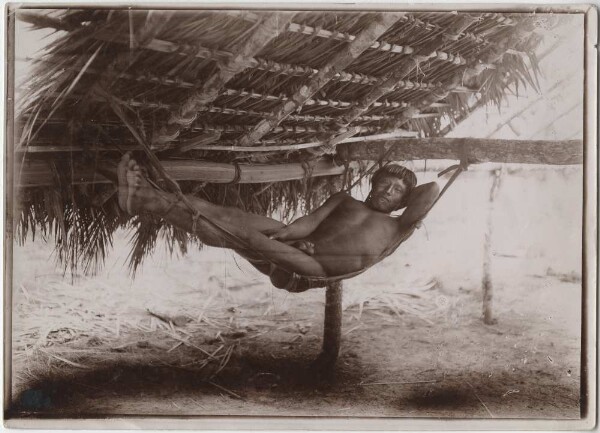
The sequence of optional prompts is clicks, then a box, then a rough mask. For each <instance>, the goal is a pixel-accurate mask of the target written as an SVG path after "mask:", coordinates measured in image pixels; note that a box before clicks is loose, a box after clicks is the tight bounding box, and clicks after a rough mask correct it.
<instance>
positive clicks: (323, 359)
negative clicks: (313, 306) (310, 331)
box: [315, 281, 343, 372]
mask: <svg viewBox="0 0 600 433" xmlns="http://www.w3.org/2000/svg"><path fill="white" fill-rule="evenodd" d="M342 290H343V283H342V281H334V282H331V283H328V284H327V288H326V291H325V319H324V326H323V346H322V349H321V353H320V354H319V357H318V358H317V360H316V361H315V366H316V367H317V368H318V369H320V370H322V371H325V372H327V371H329V370H331V369H332V368H333V367H334V365H335V362H336V360H337V357H338V355H339V353H340V347H341V343H342Z"/></svg>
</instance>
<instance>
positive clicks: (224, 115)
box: [15, 9, 540, 272]
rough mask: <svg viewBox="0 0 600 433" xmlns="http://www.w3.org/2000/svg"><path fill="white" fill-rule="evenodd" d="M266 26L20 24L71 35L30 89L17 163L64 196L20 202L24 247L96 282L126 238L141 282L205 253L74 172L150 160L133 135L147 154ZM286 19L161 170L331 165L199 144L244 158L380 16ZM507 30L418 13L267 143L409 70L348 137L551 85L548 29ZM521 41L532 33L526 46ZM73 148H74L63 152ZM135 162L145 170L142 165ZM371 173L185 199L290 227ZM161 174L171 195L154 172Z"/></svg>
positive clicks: (525, 25)
mask: <svg viewBox="0 0 600 433" xmlns="http://www.w3.org/2000/svg"><path fill="white" fill-rule="evenodd" d="M265 13H266V12H265ZM261 14H263V12H260V11H254V12H252V13H249V14H247V13H246V14H244V13H237V11H217V10H194V11H184V10H177V11H152V12H150V11H135V12H128V11H126V10H109V9H102V10H94V9H79V10H77V9H57V10H53V11H48V12H46V13H32V12H29V11H26V10H23V11H17V15H18V16H20V18H21V19H22V20H24V21H26V22H28V23H30V24H31V28H32V29H41V28H54V29H55V30H56V31H57V33H56V35H55V37H54V38H53V39H51V41H50V42H49V43H48V45H47V46H46V47H45V48H44V50H43V52H42V54H41V55H40V56H38V57H36V59H35V60H33V61H32V70H31V73H30V74H29V76H28V77H27V79H26V80H24V81H23V83H22V87H23V92H22V94H20V95H19V100H18V113H19V114H18V119H17V133H18V139H17V140H16V143H15V150H16V152H17V158H19V160H20V161H22V162H23V164H27V163H28V162H35V161H44V162H45V163H49V164H51V165H52V166H53V167H54V172H55V173H56V174H57V175H56V176H55V177H56V179H55V181H54V182H53V184H52V185H48V186H37V187H28V188H24V189H22V190H21V191H19V197H20V206H19V214H18V215H17V218H16V219H17V220H18V223H17V225H16V230H17V238H18V239H19V240H20V241H25V240H26V239H27V236H28V234H29V233H30V234H31V235H32V236H35V235H36V234H39V233H41V234H42V235H43V236H52V237H53V239H54V242H55V244H56V246H57V258H58V259H59V261H60V262H61V263H63V264H64V265H65V266H67V267H70V268H71V269H72V270H74V269H76V268H77V267H78V266H83V269H84V271H86V272H93V271H94V270H97V269H98V266H99V265H100V264H101V263H102V261H103V259H104V257H105V256H106V254H107V252H108V251H109V249H110V247H111V245H112V235H113V233H114V231H115V230H117V229H118V228H123V227H129V228H130V229H132V230H133V233H134V234H133V236H132V252H131V255H130V264H131V267H132V270H135V269H136V268H137V267H138V266H139V265H140V264H141V263H142V261H143V258H144V257H145V256H146V255H147V254H148V253H150V252H152V250H153V249H154V248H155V246H156V243H157V241H158V239H160V238H163V239H165V240H166V241H167V245H168V248H169V250H170V251H171V252H176V251H178V252H180V253H182V254H185V252H186V251H187V248H189V245H188V242H190V241H191V242H192V244H195V245H197V242H196V240H195V239H192V238H191V237H190V236H189V235H188V234H185V233H182V232H181V231H179V230H177V229H176V228H174V227H171V226H169V225H167V224H166V223H165V222H164V221H163V220H162V219H160V218H156V217H150V216H137V217H135V218H133V219H130V218H129V217H128V216H127V215H125V213H124V212H123V211H121V210H120V209H119V207H118V202H117V196H116V194H115V193H114V186H112V185H108V184H92V185H87V186H85V187H84V186H82V185H81V184H78V183H77V180H76V179H74V178H73V177H72V175H70V174H69V173H73V172H74V170H73V167H78V166H82V165H85V166H88V167H89V166H91V167H96V166H98V167H99V166H100V165H101V163H102V162H105V161H112V162H113V163H114V162H115V161H117V160H118V159H119V158H120V156H121V155H122V153H123V152H125V151H126V150H131V149H134V150H135V149H136V148H139V144H138V142H137V141H136V139H135V138H134V137H133V135H132V134H131V128H134V129H135V130H136V131H137V132H138V133H139V135H140V136H141V137H142V139H144V140H148V141H149V140H150V138H151V137H152V136H153V135H154V134H155V133H156V132H157V131H160V130H161V128H164V127H165V125H167V124H168V122H172V121H173V119H174V117H173V113H177V112H178V107H179V108H180V109H181V110H180V112H181V113H184V112H185V110H183V105H184V103H185V101H186V100H187V99H189V96H190V95H191V94H194V92H199V91H201V89H202V88H203V86H205V84H206V83H207V82H209V81H210V80H211V79H214V77H215V76H219V71H220V70H221V69H222V68H223V67H224V65H227V64H228V63H227V62H230V61H232V56H233V55H232V54H231V53H236V52H240V53H241V52H245V51H244V48H245V47H244V44H246V43H247V41H248V40H249V39H251V38H252V35H253V34H255V32H257V31H260V30H261V28H260V22H261V19H262V15H261ZM467 15H468V16H467ZM281 16H282V19H285V20H287V21H289V22H290V23H293V24H294V25H293V26H290V27H287V28H286V29H284V30H281V31H278V32H277V33H276V34H274V35H273V36H272V37H270V38H266V39H265V41H266V42H265V45H264V46H262V47H259V48H260V49H258V50H255V51H253V54H252V55H247V57H245V58H244V59H242V60H243V61H244V62H245V63H244V65H245V66H244V68H241V69H240V70H239V71H236V72H235V73H233V74H230V75H231V76H229V75H220V77H221V78H223V77H227V78H226V80H224V81H226V82H225V83H221V84H224V85H223V86H222V88H221V89H220V91H219V93H218V94H217V95H216V97H214V98H213V99H212V100H211V101H210V102H208V103H206V104H205V105H204V106H202V107H198V111H197V112H196V113H193V114H194V115H193V116H192V117H190V118H187V116H182V117H185V118H182V119H176V120H177V121H180V122H182V124H183V125H185V127H182V128H178V129H179V134H178V135H177V136H174V137H173V139H172V140H171V141H170V142H169V146H168V148H153V151H154V152H155V155H156V156H158V158H159V159H160V160H161V161H166V160H170V161H179V160H188V161H189V160H196V161H209V162H210V161H213V162H217V161H218V162H221V163H231V164H256V163H263V164H280V163H284V162H290V161H294V162H297V163H301V164H307V166H309V165H310V163H311V162H314V161H315V160H316V159H321V158H331V156H323V153H324V152H323V151H322V149H321V148H319V147H314V148H308V149H295V148H291V147H290V149H289V150H280V149H279V148H278V150H273V151H269V152H265V151H264V149H262V150H261V151H260V152H259V151H257V152H235V151H223V150H220V151H216V150H210V149H208V148H207V146H208V145H204V146H203V147H202V149H194V146H193V143H195V142H199V141H202V140H199V138H200V139H202V137H203V134H206V133H207V131H208V132H209V133H211V134H213V135H214V137H213V138H211V140H209V143H210V144H214V145H219V144H221V145H225V144H226V145H233V146H235V145H236V144H237V140H239V139H240V138H241V137H242V136H244V134H245V133H246V132H247V131H248V130H251V129H252V128H254V127H255V126H256V125H257V123H258V122H259V121H260V120H261V119H264V118H269V116H271V115H272V114H273V113H274V111H275V110H276V109H277V107H279V106H281V104H283V103H285V101H286V100H289V98H292V97H293V95H294V94H296V93H298V92H300V93H301V92H302V88H303V86H306V85H307V83H309V82H310V80H311V79H312V78H313V77H314V75H315V73H316V72H318V71H319V69H320V68H323V67H324V66H325V65H327V63H328V62H329V61H330V59H331V58H332V57H333V56H335V55H336V53H338V52H339V51H340V50H342V49H344V48H345V47H346V46H347V45H348V43H349V42H350V41H351V40H352V38H353V37H356V36H355V35H357V34H360V32H361V31H362V30H364V29H365V28H366V27H367V26H369V24H370V23H372V22H373V20H375V19H377V14H376V13H372V12H356V11H353V12H343V11H337V12H316V11H315V12H313V11H311V12H306V11H305V12H302V11H301V12H291V11H290V12H281ZM506 18H507V19H504V20H499V19H498V16H497V14H486V13H469V14H462V15H461V14H455V13H432V12H426V13H425V12H411V13H407V14H405V15H403V16H402V17H400V19H398V21H397V22H396V23H395V24H394V25H392V26H391V27H390V28H388V29H387V30H386V31H385V32H384V33H383V34H382V35H381V36H380V37H379V38H378V39H377V42H376V43H375V44H374V45H373V47H371V48H370V49H367V50H365V51H364V52H362V53H361V54H360V55H359V56H357V57H356V58H355V59H354V61H352V62H351V63H350V64H349V65H348V66H347V67H345V68H344V69H343V70H337V71H336V74H335V75H334V76H333V77H332V78H331V80H330V81H328V82H327V83H326V84H325V85H323V86H322V87H321V88H320V89H319V90H318V91H317V93H315V94H314V95H310V97H309V98H305V100H306V103H305V104H304V105H302V106H300V107H299V108H298V110H296V112H295V113H293V114H292V115H289V116H283V118H282V119H280V122H279V123H278V125H277V127H273V128H271V129H270V130H269V131H267V133H266V134H265V135H264V137H262V139H261V141H260V142H258V143H253V144H256V145H258V146H261V147H264V146H269V145H271V144H274V145H278V146H281V145H291V144H298V143H306V142H319V141H326V140H328V139H330V138H331V137H335V136H337V134H339V131H340V130H339V122H338V120H339V119H340V118H342V117H343V116H344V115H346V114H347V113H348V112H349V111H350V110H352V108H353V107H354V105H355V104H356V103H357V101H361V100H363V98H364V97H365V96H366V95H368V94H369V92H372V89H373V86H377V84H378V83H381V82H383V81H385V80H386V79H387V78H388V77H390V76H391V74H393V72H394V71H397V70H398V69H399V68H402V67H403V66H406V64H407V63H410V64H414V67H413V68H406V70H409V71H410V72H409V73H408V75H407V76H405V77H402V80H403V81H401V82H399V83H398V84H397V85H396V86H395V87H394V89H393V90H391V91H386V92H385V94H384V96H382V97H380V98H379V100H378V101H369V106H367V107H363V108H361V110H360V113H361V114H362V115H361V116H354V117H353V118H352V121H351V123H350V124H349V125H347V126H348V127H350V128H352V127H356V126H360V127H361V129H360V130H358V129H357V130H355V131H360V132H359V133H358V135H357V136H364V135H369V134H375V133H385V132H389V131H387V130H386V128H387V125H389V124H390V121H391V120H393V119H394V118H403V116H404V117H406V116H407V112H409V111H407V110H410V109H411V107H413V106H419V107H420V105H419V104H420V103H422V101H423V100H426V98H427V97H428V95H431V94H432V92H437V93H439V94H442V95H445V97H444V98H441V99H435V101H434V102H435V103H434V104H431V105H430V106H428V107H425V108H424V109H422V110H421V115H420V116H413V117H410V116H409V117H408V118H407V122H406V123H405V124H404V125H403V128H406V129H408V130H409V131H415V132H416V133H417V134H419V135H420V136H422V137H425V136H439V135H440V134H441V133H442V132H441V131H443V130H444V127H445V126H446V125H447V124H449V123H450V124H452V123H453V122H454V121H455V119H458V118H459V117H460V116H461V115H462V114H464V113H465V112H466V110H468V108H469V106H470V104H471V102H472V99H473V98H474V95H475V94H477V96H478V98H479V100H480V101H481V102H482V103H485V104H496V105H498V107H499V106H500V102H501V101H502V100H503V98H504V97H505V95H506V94H507V93H508V92H518V91H520V89H521V88H522V87H523V86H527V87H532V88H537V86H538V83H537V76H538V74H539V73H540V70H539V65H538V63H537V60H536V49H537V47H538V46H539V44H540V36H539V34H537V32H536V31H535V29H534V28H533V27H534V26H533V24H532V23H533V21H534V20H535V19H537V18H536V17H534V16H530V15H526V14H510V16H507V17H506ZM157 23H160V25H159V24H157ZM519 32H520V33H519ZM517 33H519V34H520V35H525V36H523V37H520V38H518V40H515V37H514V35H515V34H517ZM384 47H389V50H388V51H386V50H385V49H383V48H384ZM392 47H393V49H392ZM497 53H501V55H500V56H499V60H498V61H496V62H495V63H494V64H492V65H488V66H489V68H487V69H484V70H483V71H482V72H481V73H478V74H475V75H473V74H465V71H467V70H468V68H471V69H472V68H474V67H477V66H480V65H481V63H485V62H486V61H487V60H488V59H489V58H491V54H497ZM461 74H463V75H464V76H468V79H467V80H465V82H461V83H459V85H457V83H456V77H457V76H461ZM211 77H213V78H211ZM437 93H436V94H437ZM103 94H109V95H111V100H112V101H113V104H117V105H118V107H119V109H120V110H122V111H124V112H125V113H126V116H127V118H128V119H130V122H131V125H125V124H124V123H123V122H122V120H121V118H120V117H119V116H118V115H117V114H115V110H114V109H113V108H114V105H113V107H111V104H110V103H109V102H108V101H107V99H106V98H104V97H102V96H101V95H103ZM286 98H287V99H286ZM430 99H431V98H430ZM188 108H189V107H188ZM188 111H189V110H188ZM175 118H177V116H175ZM392 123H393V122H392ZM211 131H212V132H211ZM215 131H216V134H215ZM190 143H191V144H190ZM67 148H68V149H69V151H64V150H61V149H67ZM33 149H36V151H35V152H34V151H32V150H33ZM44 149H47V151H44ZM333 150H335V149H333ZM329 152H331V149H330V150H329ZM135 157H136V159H139V160H140V162H141V163H144V155H143V154H141V153H139V154H135ZM334 157H335V155H334ZM365 170H366V168H365V167H363V166H361V167H359V168H358V169H355V170H350V171H347V172H346V173H345V174H344V175H340V176H329V177H310V176H309V175H310V170H307V176H306V178H305V179H302V180H294V181H285V182H283V181H282V182H270V183H256V184H216V183H214V184H210V183H209V184H204V183H200V182H191V181H183V182H181V183H180V187H181V189H182V191H183V192H184V193H186V194H192V195H195V196H197V197H200V198H203V199H206V200H209V201H211V202H213V203H218V204H223V205H228V206H236V207H239V208H241V209H244V210H246V211H248V212H254V213H258V214H261V215H276V216H277V217H279V218H282V219H290V218H293V217H294V215H296V216H297V215H299V214H300V213H302V212H308V211H310V210H311V209H313V208H314V207H315V206H318V205H319V204H320V203H322V201H323V200H324V199H325V198H326V197H328V196H329V195H330V194H331V193H332V192H335V191H338V190H339V189H340V188H342V186H343V185H349V184H351V183H352V182H354V181H355V180H356V179H358V178H359V177H360V176H362V175H363V174H364V173H365ZM150 175H151V176H153V175H154V180H155V181H156V182H158V183H159V184H160V181H161V180H160V179H159V178H157V177H156V176H155V174H153V173H152V170H150Z"/></svg>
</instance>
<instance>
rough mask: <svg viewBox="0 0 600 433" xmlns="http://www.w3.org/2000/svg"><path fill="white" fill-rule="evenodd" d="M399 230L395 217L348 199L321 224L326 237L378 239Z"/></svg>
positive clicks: (320, 231) (321, 230)
mask: <svg viewBox="0 0 600 433" xmlns="http://www.w3.org/2000/svg"><path fill="white" fill-rule="evenodd" d="M396 230H397V222H396V219H395V218H392V217H390V216H389V215H386V214H384V213H381V212H376V211H373V210H371V209H369V208H368V207H367V206H365V205H364V203H362V202H358V201H355V200H352V201H348V202H346V203H344V204H343V205H341V206H339V207H338V208H337V209H335V210H334V211H333V212H332V213H331V214H330V215H329V216H328V217H327V218H326V219H325V220H324V221H323V222H322V224H321V225H320V227H319V230H318V232H319V234H320V235H321V236H323V237H326V238H353V239H361V240H364V239H365V238H366V239H369V238H375V239H377V240H381V239H385V238H388V239H389V237H390V236H393V235H394V233H395V231H396Z"/></svg>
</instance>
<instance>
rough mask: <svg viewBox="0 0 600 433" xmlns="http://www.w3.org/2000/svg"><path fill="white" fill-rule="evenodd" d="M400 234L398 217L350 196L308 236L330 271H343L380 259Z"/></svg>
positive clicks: (336, 272) (343, 272)
mask: <svg viewBox="0 0 600 433" xmlns="http://www.w3.org/2000/svg"><path fill="white" fill-rule="evenodd" d="M399 235H400V227H399V225H398V222H397V220H396V219H395V218H393V217H390V216H389V215H387V214H385V213H381V212H377V211H374V210H372V209H370V208H369V207H367V205H366V204H365V203H363V202H361V201H358V200H355V199H353V198H352V197H350V196H348V197H347V198H346V199H344V200H343V201H342V202H341V203H340V204H339V205H338V206H337V207H336V208H335V209H334V210H333V211H332V212H331V214H329V215H328V216H327V218H325V219H324V220H323V221H322V222H321V224H319V226H318V227H317V229H316V230H315V231H314V232H313V233H311V235H310V236H308V237H307V238H306V240H308V241H311V242H312V243H313V244H314V246H315V248H314V250H315V252H314V254H313V257H314V258H315V259H316V260H318V261H319V263H321V265H322V266H323V268H324V269H325V271H326V272H327V274H328V275H343V274H347V273H351V272H355V271H358V270H361V269H363V268H365V267H366V266H369V265H371V264H372V263H374V262H375V261H377V260H378V259H380V258H381V255H382V254H383V252H384V251H385V250H386V249H387V248H388V247H389V246H390V245H392V244H393V243H395V242H396V239H398V236H399Z"/></svg>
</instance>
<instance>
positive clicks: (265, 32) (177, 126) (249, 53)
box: [152, 12, 291, 146]
mask: <svg viewBox="0 0 600 433" xmlns="http://www.w3.org/2000/svg"><path fill="white" fill-rule="evenodd" d="M290 19H291V14H286V15H282V14H280V13H276V12H275V13H270V14H266V15H265V16H264V17H263V19H262V21H261V22H260V23H259V24H258V25H257V28H256V29H255V30H254V31H253V32H252V34H251V35H249V36H248V37H247V39H246V40H245V42H244V43H243V45H242V46H241V47H239V49H237V51H236V52H234V53H233V55H232V56H231V57H229V58H228V59H227V60H226V61H225V62H223V64H221V65H220V68H219V70H218V71H217V72H215V73H214V74H213V75H212V76H210V77H209V78H208V79H207V80H206V81H204V83H203V85H202V87H201V88H200V89H199V90H198V91H196V92H194V93H193V94H192V95H191V96H190V97H188V99H187V100H186V101H185V102H184V103H183V104H182V105H181V107H180V108H179V109H178V110H175V111H173V112H172V113H171V117H170V118H169V121H168V123H167V125H166V126H163V127H162V128H161V130H160V131H159V132H158V133H157V134H155V135H154V136H153V137H152V145H153V146H157V145H158V146H160V145H168V144H169V143H170V142H171V141H173V140H175V139H176V138H177V137H178V136H179V134H180V133H181V131H183V130H185V129H186V128H188V127H189V126H190V125H191V124H192V123H193V122H194V120H195V119H196V116H197V115H198V112H199V110H200V109H201V108H203V107H205V106H206V105H207V104H209V103H211V102H213V101H214V100H215V99H217V97H218V96H219V95H220V94H221V92H222V90H223V88H224V87H225V84H226V83H227V82H228V81H229V80H231V79H232V78H233V77H234V76H235V75H236V74H238V73H239V72H241V71H243V70H244V69H246V68H247V67H248V66H250V62H249V59H251V58H253V57H254V56H255V55H256V54H258V52H259V51H260V50H261V49H262V48H263V47H264V46H265V45H266V44H267V43H268V42H269V41H271V40H272V39H274V38H275V37H277V36H278V35H279V33H280V32H281V31H283V29H284V28H285V26H287V25H288V23H289V20H290Z"/></svg>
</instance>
